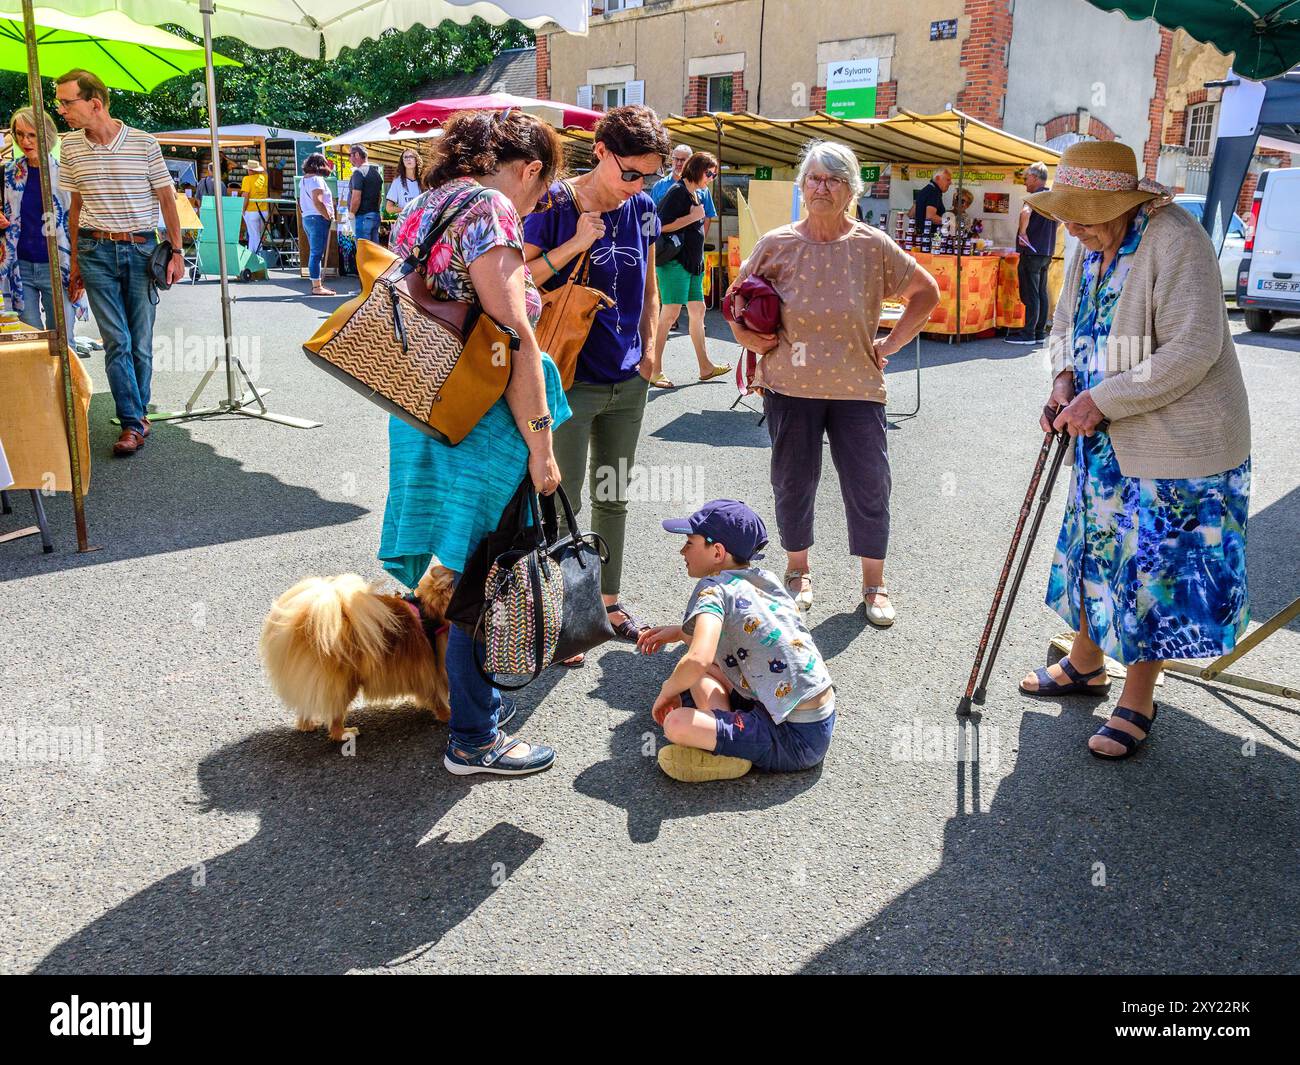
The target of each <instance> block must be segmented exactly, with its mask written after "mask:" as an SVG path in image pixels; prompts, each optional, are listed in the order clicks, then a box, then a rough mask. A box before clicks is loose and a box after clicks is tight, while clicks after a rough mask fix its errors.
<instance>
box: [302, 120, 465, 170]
mask: <svg viewBox="0 0 1300 1065" xmlns="http://www.w3.org/2000/svg"><path fill="white" fill-rule="evenodd" d="M441 136H442V130H440V129H431V130H428V131H427V132H424V133H413V132H411V131H410V130H403V131H402V132H400V133H394V132H393V131H392V130H391V129H390V128H389V126H388V119H387V117H386V116H384V115H381V116H380V117H379V118H372V119H371V120H370V121H369V122H366V123H365V124H363V125H360V126H357V128H356V129H350V130H348V131H347V132H346V133H340V134H339V135H338V136H337V137H334V138H332V139H331V140H327V141H326V142H325V143H324V145H323V147H324V149H325V150H326V151H337V150H341V149H343V148H351V147H352V146H353V145H354V144H362V145H365V147H366V150H367V151H368V152H369V153H370V157H371V158H372V159H374V160H375V161H376V162H380V163H383V162H396V161H397V160H398V159H400V158H401V157H402V152H404V151H405V150H406V149H407V148H415V147H418V146H419V144H420V142H421V141H428V140H433V139H434V138H436V137H441Z"/></svg>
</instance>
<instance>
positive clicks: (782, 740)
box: [712, 694, 835, 773]
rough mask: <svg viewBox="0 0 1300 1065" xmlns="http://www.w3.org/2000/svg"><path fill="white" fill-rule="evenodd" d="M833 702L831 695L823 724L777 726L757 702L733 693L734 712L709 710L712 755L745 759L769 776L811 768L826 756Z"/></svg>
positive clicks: (789, 723)
mask: <svg viewBox="0 0 1300 1065" xmlns="http://www.w3.org/2000/svg"><path fill="white" fill-rule="evenodd" d="M834 699H835V697H834V696H833V695H832V696H831V708H832V709H831V715H830V717H828V718H826V719H825V720H823V721H811V722H807V723H799V722H794V721H785V722H783V723H781V724H780V725H778V724H776V723H775V722H774V721H773V720H772V718H771V715H770V714H768V712H767V711H766V710H764V709H763V707H761V706H760V705H759V704H758V703H755V702H752V701H751V700H748V699H743V698H741V697H740V696H736V695H734V694H733V695H732V699H731V705H732V706H733V707H737V709H732V710H714V711H712V713H713V717H714V720H715V726H716V728H717V737H718V743H717V746H716V747H714V748H713V753H714V754H724V755H728V756H730V757H732V758H748V759H749V760H750V761H751V762H753V763H754V768H755V769H762V770H765V771H767V772H769V773H793V772H796V771H798V770H800V769H811V768H812V767H813V766H815V765H817V764H818V763H819V762H821V760H822V759H823V758H825V757H826V750H827V748H828V747H830V745H831V733H832V732H833V731H834V730H835V710H834V706H835V702H834ZM746 707H748V708H746Z"/></svg>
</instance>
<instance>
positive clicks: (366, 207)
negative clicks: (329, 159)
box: [348, 145, 384, 240]
mask: <svg viewBox="0 0 1300 1065" xmlns="http://www.w3.org/2000/svg"><path fill="white" fill-rule="evenodd" d="M349 157H350V158H351V160H352V178H351V180H350V181H349V182H348V188H349V189H350V190H351V196H350V197H349V201H348V208H349V210H351V211H352V214H353V215H354V216H355V218H356V235H357V240H374V239H375V237H376V235H377V234H378V233H379V199H380V197H381V196H382V195H383V192H384V176H383V174H381V173H380V172H379V168H378V167H377V166H370V165H369V158H370V157H369V154H368V153H367V152H366V150H365V149H364V148H362V147H361V146H360V145H358V146H356V147H354V148H353V149H352V151H351V152H350V153H349Z"/></svg>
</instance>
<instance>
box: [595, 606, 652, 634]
mask: <svg viewBox="0 0 1300 1065" xmlns="http://www.w3.org/2000/svg"><path fill="white" fill-rule="evenodd" d="M605 613H606V614H615V613H621V614H622V615H623V620H622V621H620V622H619V623H618V624H617V625H614V622H613V621H611V622H610V625H612V626H613V628H614V631H615V632H616V633H617V634H618V635H619V636H621V637H623V639H625V640H631V641H632V642H633V643H636V638H637V637H638V636H639V635H640V634H641V633H642V632H644V631H645V630H646V629H648V628H649V627H650V626H649V625H642V624H641V622H639V621H638V620H637V619H636V618H635V617H634V616H633V614H632V611H630V610H629V609H628V608H627V607H625V606H624V605H623V604H622V603H611V604H610V605H609V606H607V607H605Z"/></svg>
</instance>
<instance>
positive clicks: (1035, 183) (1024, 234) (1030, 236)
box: [1006, 163, 1056, 344]
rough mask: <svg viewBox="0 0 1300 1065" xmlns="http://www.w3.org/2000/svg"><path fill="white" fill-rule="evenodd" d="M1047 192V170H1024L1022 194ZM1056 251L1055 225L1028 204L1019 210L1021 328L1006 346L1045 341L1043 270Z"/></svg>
mask: <svg viewBox="0 0 1300 1065" xmlns="http://www.w3.org/2000/svg"><path fill="white" fill-rule="evenodd" d="M1046 188H1047V166H1046V164H1044V163H1034V164H1033V165H1032V166H1029V167H1027V168H1026V170H1025V192H1026V193H1031V192H1042V191H1043V190H1044V189H1046ZM1055 250H1056V223H1055V222H1054V221H1052V220H1051V219H1050V218H1048V217H1047V216H1046V215H1042V214H1039V213H1038V212H1037V211H1035V210H1034V209H1033V208H1032V207H1030V206H1029V204H1025V206H1024V207H1022V208H1021V209H1020V232H1019V233H1018V235H1017V236H1016V251H1018V252H1019V253H1020V265H1019V268H1018V273H1019V279H1020V302H1021V303H1023V304H1024V305H1025V327H1024V329H1019V330H1013V331H1012V332H1010V333H1008V334H1007V336H1006V341H1007V343H1008V344H1041V343H1042V342H1043V341H1045V340H1046V339H1047V333H1048V326H1049V325H1050V323H1051V314H1052V309H1051V307H1050V306H1049V304H1050V301H1051V296H1050V295H1049V293H1048V291H1047V269H1048V267H1049V266H1051V265H1052V255H1053V253H1054V252H1055Z"/></svg>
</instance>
